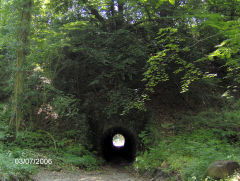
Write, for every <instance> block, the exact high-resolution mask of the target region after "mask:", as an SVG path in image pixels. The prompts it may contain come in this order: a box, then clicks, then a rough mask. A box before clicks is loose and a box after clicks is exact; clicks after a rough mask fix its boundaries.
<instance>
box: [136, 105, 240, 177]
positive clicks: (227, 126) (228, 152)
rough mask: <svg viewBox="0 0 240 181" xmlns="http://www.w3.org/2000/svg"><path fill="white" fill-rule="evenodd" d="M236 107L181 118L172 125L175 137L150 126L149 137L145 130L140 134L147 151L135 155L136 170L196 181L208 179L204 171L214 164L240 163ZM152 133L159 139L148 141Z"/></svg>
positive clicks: (238, 123)
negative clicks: (220, 162)
mask: <svg viewBox="0 0 240 181" xmlns="http://www.w3.org/2000/svg"><path fill="white" fill-rule="evenodd" d="M238 105H239V101H238V102H237V103H235V104H233V106H232V107H231V108H230V109H225V110H224V111H217V110H209V111H205V112H201V113H199V114H197V115H194V114H191V115H185V116H182V119H180V120H178V121H177V123H175V125H174V126H172V132H174V134H165V133H164V131H162V130H159V129H157V128H153V126H150V128H151V129H150V131H149V130H148V133H149V134H147V131H145V132H143V133H142V134H140V138H141V139H142V140H143V142H144V143H145V146H146V149H145V151H143V152H141V153H139V155H138V156H137V158H136V161H135V163H134V167H135V169H136V170H138V171H139V172H145V171H150V172H151V171H152V170H154V169H157V168H160V169H161V170H162V171H164V172H165V173H167V174H169V176H170V177H172V179H173V180H174V175H177V174H178V175H180V176H181V179H182V180H184V181H195V180H204V179H207V178H206V175H205V174H206V170H207V168H208V166H209V165H210V164H211V163H212V162H214V161H217V160H234V161H238V162H240V151H239V146H240V144H239V141H240V131H239V130H240V122H239V121H240V119H239V118H240V117H239V115H240V112H239V106H238ZM233 107H234V108H233ZM161 131H162V132H161ZM162 133H163V135H164V136H161V134H162ZM152 134H157V136H156V135H155V137H156V138H158V140H155V141H153V140H151V139H152V138H153V135H152ZM166 135H167V136H166ZM153 142H154V144H153ZM149 143H150V144H149ZM208 180H209V179H208ZM226 180H231V179H226Z"/></svg>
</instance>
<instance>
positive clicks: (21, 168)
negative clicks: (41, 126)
mask: <svg viewBox="0 0 240 181" xmlns="http://www.w3.org/2000/svg"><path fill="white" fill-rule="evenodd" d="M9 118H10V112H9V111H8V109H7V105H5V104H0V180H2V181H15V180H21V181H28V180H31V175H33V174H36V172H37V170H38V169H39V168H47V169H49V170H55V171H59V170H62V169H66V170H75V169H79V168H80V169H86V170H96V169H98V167H99V165H101V164H102V163H103V160H101V159H100V158H98V157H96V154H95V153H92V152H90V151H88V149H86V147H85V146H83V145H82V144H80V142H79V141H78V140H74V139H72V134H70V133H69V131H66V132H62V133H61V134H58V135H57V134H54V133H50V132H48V131H44V130H35V131H31V130H30V129H29V130H24V131H21V132H19V134H18V136H17V137H16V138H15V135H14V134H13V133H12V132H11V131H9V130H8V121H9ZM72 131H73V130H72ZM70 132H71V131H70ZM24 158H33V159H51V160H52V162H51V164H16V163H15V159H24Z"/></svg>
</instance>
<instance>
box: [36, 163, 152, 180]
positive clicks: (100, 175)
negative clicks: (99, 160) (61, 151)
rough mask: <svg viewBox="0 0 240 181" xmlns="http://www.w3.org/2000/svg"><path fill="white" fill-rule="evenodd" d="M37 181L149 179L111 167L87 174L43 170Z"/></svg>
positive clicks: (117, 167)
mask: <svg viewBox="0 0 240 181" xmlns="http://www.w3.org/2000/svg"><path fill="white" fill-rule="evenodd" d="M33 179H34V180H35V181H148V180H149V179H147V178H142V177H141V178H140V177H139V176H137V175H136V174H135V173H134V174H133V173H130V172H129V171H128V170H127V169H125V168H124V167H122V166H117V165H115V166H114V165H109V166H104V167H102V168H101V169H100V170H99V171H91V172H86V171H83V170H77V171H71V172H70V171H60V172H53V171H47V170H41V171H39V173H38V174H37V175H36V176H34V177H33Z"/></svg>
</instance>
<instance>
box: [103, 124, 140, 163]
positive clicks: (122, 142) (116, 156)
mask: <svg viewBox="0 0 240 181" xmlns="http://www.w3.org/2000/svg"><path fill="white" fill-rule="evenodd" d="M114 140H115V142H114ZM115 143H116V144H115ZM101 151H102V156H103V158H104V159H105V160H106V161H107V162H112V163H116V164H118V163H123V162H124V163H131V162H133V161H134V159H135V156H136V137H135V136H134V134H133V133H132V132H131V131H130V130H129V129H127V128H124V127H113V128H110V129H108V130H106V131H105V132H104V134H103V136H102V138H101Z"/></svg>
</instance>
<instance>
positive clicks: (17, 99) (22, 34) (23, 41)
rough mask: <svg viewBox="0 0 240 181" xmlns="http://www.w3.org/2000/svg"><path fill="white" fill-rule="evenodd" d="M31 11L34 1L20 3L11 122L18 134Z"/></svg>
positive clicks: (21, 112) (24, 0)
mask: <svg viewBox="0 0 240 181" xmlns="http://www.w3.org/2000/svg"><path fill="white" fill-rule="evenodd" d="M31 9H32V0H22V1H21V2H20V13H21V19H20V27H19V31H18V35H17V39H18V46H17V65H16V67H17V72H16V76H15V82H14V95H13V107H12V108H13V116H12V118H11V120H10V128H14V127H15V128H16V133H18V130H19V128H20V124H21V122H22V121H23V111H24V110H23V108H22V105H23V101H22V97H23V87H24V77H25V76H24V75H25V71H24V65H25V62H26V55H27V48H28V45H29V41H28V36H29V33H30V24H31Z"/></svg>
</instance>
